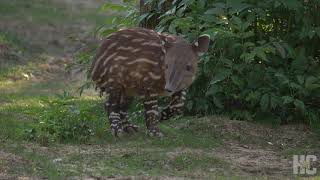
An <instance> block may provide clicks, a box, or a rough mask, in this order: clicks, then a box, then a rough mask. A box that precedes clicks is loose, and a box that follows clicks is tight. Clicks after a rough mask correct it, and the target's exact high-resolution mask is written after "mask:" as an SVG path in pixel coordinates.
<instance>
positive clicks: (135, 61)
mask: <svg viewBox="0 0 320 180" xmlns="http://www.w3.org/2000/svg"><path fill="white" fill-rule="evenodd" d="M136 63H148V64H152V65H158V62H154V61H152V60H150V59H146V58H138V59H135V60H133V61H130V62H128V63H127V65H132V64H136Z"/></svg>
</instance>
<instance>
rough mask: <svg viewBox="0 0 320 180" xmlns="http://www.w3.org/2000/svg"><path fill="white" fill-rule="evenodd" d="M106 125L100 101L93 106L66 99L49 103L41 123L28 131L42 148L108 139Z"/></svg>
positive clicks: (61, 98) (78, 100)
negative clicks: (62, 143) (106, 137)
mask: <svg viewBox="0 0 320 180" xmlns="http://www.w3.org/2000/svg"><path fill="white" fill-rule="evenodd" d="M106 124H107V123H106V115H105V113H104V110H103V105H101V104H100V103H97V102H96V101H94V103H93V100H83V99H79V98H75V97H71V96H66V95H63V96H61V97H60V98H57V99H54V100H50V101H49V102H48V107H47V108H45V110H44V111H43V112H42V113H40V115H39V117H38V122H37V123H35V125H34V127H33V128H32V129H29V130H27V136H28V138H29V139H31V140H36V141H39V142H40V143H42V144H48V143H51V142H80V143H85V142H88V141H89V140H90V139H91V138H93V137H97V136H98V137H99V136H104V134H105V130H106V129H107V126H106Z"/></svg>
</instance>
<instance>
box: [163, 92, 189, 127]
mask: <svg viewBox="0 0 320 180" xmlns="http://www.w3.org/2000/svg"><path fill="white" fill-rule="evenodd" d="M185 100H186V91H185V90H182V91H179V92H177V93H174V94H173V95H172V99H171V101H170V104H169V105H168V106H167V107H165V108H164V109H163V110H162V111H161V115H160V121H166V120H168V119H170V118H171V117H173V116H175V115H180V114H182V113H183V107H184V102H185Z"/></svg>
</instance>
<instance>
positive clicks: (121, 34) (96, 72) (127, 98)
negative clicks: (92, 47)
mask: <svg viewBox="0 0 320 180" xmlns="http://www.w3.org/2000/svg"><path fill="white" fill-rule="evenodd" d="M209 41H210V37H209V36H208V35H203V36H200V37H199V39H198V40H197V41H195V42H194V43H193V44H190V43H188V42H186V41H185V40H183V39H182V38H181V37H178V36H173V35H168V34H160V33H157V32H155V31H153V30H149V29H144V28H130V29H124V30H120V31H118V32H115V33H113V34H111V35H110V36H108V37H107V38H106V39H104V40H103V42H102V44H101V46H100V48H99V49H98V51H97V54H96V57H95V59H94V61H93V63H92V67H91V77H92V80H93V81H94V83H95V84H96V86H97V88H99V89H100V90H101V91H102V92H105V93H107V94H109V97H108V100H107V101H106V103H105V108H106V110H107V112H108V116H109V122H110V128H111V132H112V134H113V135H115V136H119V135H120V134H122V133H123V132H125V133H132V132H136V131H137V130H138V129H137V126H135V125H133V124H131V123H130V122H129V120H128V114H127V110H128V106H129V105H130V102H131V101H132V99H133V96H139V97H141V98H142V99H143V104H144V108H145V121H146V126H147V129H148V130H147V134H148V135H150V136H162V133H161V131H160V129H159V128H158V126H157V123H158V122H159V121H163V120H167V119H169V118H170V117H171V116H173V115H175V114H180V113H181V112H182V110H181V109H182V107H183V105H184V100H185V95H186V93H185V89H186V88H188V87H189V86H190V85H191V83H192V81H193V80H194V79H195V75H196V70H197V60H198V56H199V55H201V54H203V53H205V52H206V51H207V50H208V46H209ZM168 95H171V96H172V100H171V102H170V104H169V106H167V107H166V108H165V109H163V111H162V112H159V110H158V105H157V97H158V96H168Z"/></svg>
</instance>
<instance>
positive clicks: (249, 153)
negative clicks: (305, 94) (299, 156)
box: [208, 118, 320, 179]
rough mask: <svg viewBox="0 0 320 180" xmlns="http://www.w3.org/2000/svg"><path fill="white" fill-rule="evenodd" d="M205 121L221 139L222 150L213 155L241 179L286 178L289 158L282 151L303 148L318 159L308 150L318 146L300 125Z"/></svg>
mask: <svg viewBox="0 0 320 180" xmlns="http://www.w3.org/2000/svg"><path fill="white" fill-rule="evenodd" d="M208 121H210V123H216V124H218V126H219V129H221V132H220V135H221V136H222V139H223V146H222V147H221V148H218V149H215V150H214V151H213V154H214V155H215V156H218V157H222V158H223V159H226V160H227V161H229V162H230V164H231V165H232V167H233V168H234V169H235V170H236V171H238V172H239V173H240V174H243V175H259V176H271V177H274V178H276V177H277V179H281V177H288V176H289V177H290V176H292V155H291V154H288V155H286V151H289V150H294V149H295V148H304V151H307V152H308V153H309V154H313V155H320V150H319V149H317V148H315V147H312V143H314V144H318V145H319V143H320V142H319V141H318V142H317V139H316V138H315V135H314V134H313V133H312V132H311V131H310V130H309V129H308V128H307V127H306V126H304V125H285V126H281V127H278V128H268V127H266V126H262V125H259V124H253V123H250V122H244V121H231V120H227V119H223V118H222V119H221V118H212V119H208ZM310 138H312V139H310ZM308 145H309V146H310V147H309V148H308V147H307V146H308ZM317 147H318V146H317ZM319 165H320V164H319V163H318V164H317V165H316V164H315V166H319ZM319 167H320V166H319Z"/></svg>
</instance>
